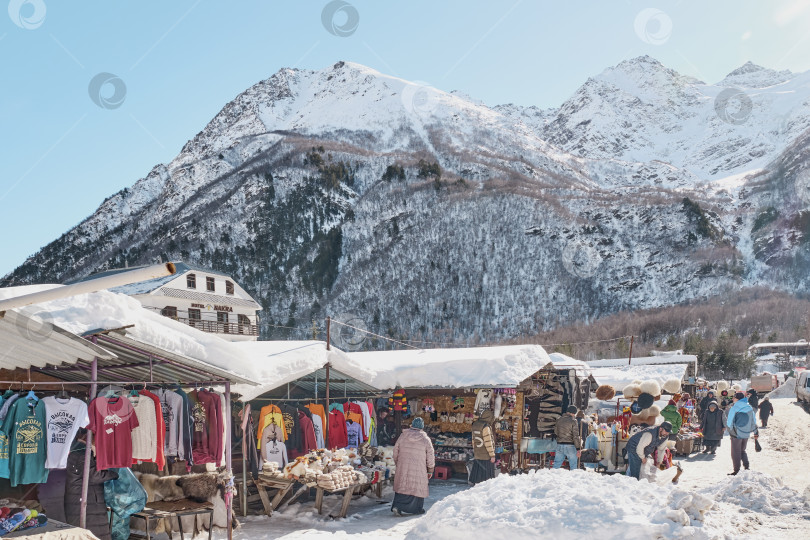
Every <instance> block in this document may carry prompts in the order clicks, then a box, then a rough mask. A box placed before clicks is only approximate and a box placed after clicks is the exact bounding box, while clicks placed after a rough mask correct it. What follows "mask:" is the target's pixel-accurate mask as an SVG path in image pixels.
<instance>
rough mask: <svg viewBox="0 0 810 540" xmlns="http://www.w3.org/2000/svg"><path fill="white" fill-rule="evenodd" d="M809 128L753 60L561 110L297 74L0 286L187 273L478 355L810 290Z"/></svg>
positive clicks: (809, 110) (639, 84) (600, 79)
mask: <svg viewBox="0 0 810 540" xmlns="http://www.w3.org/2000/svg"><path fill="white" fill-rule="evenodd" d="M809 126H810V73H802V74H793V73H790V72H787V71H783V72H776V71H772V70H768V69H765V68H761V67H759V66H755V65H753V64H750V63H748V64H745V65H744V66H742V67H740V68H739V69H737V70H734V71H733V72H732V73H730V74H729V75H728V76H727V77H726V78H725V79H724V80H723V81H721V82H720V83H718V84H715V85H709V84H706V83H703V82H701V81H697V80H695V79H692V78H690V77H685V76H683V75H680V74H678V73H676V72H674V71H673V70H670V69H667V68H665V67H664V66H662V65H661V64H660V63H658V62H657V61H655V60H654V59H652V58H649V57H641V58H636V59H634V60H629V61H626V62H622V63H621V64H619V65H617V66H615V67H612V68H609V69H607V70H605V71H604V72H603V73H601V74H600V75H597V76H596V77H593V78H590V79H588V81H587V82H586V83H585V84H584V85H583V86H582V87H581V88H580V89H579V90H577V92H576V93H575V94H574V95H573V96H572V97H571V98H570V99H569V100H568V101H566V102H565V103H564V104H562V105H561V106H560V107H559V108H557V109H553V110H541V109H538V108H535V107H530V108H525V107H518V106H514V105H503V106H497V107H488V106H486V105H484V104H482V103H480V102H477V101H475V100H473V99H471V98H469V97H467V96H465V95H464V94H462V93H460V92H452V93H446V92H442V91H439V90H437V89H434V88H431V87H428V86H424V85H420V84H418V83H412V82H408V81H404V80H401V79H397V78H394V77H390V76H387V75H383V74H381V73H378V72H376V71H374V70H372V69H369V68H367V67H364V66H361V65H358V64H352V63H348V62H339V63H337V64H335V65H334V66H330V67H328V68H326V69H323V70H320V71H307V70H295V69H283V70H281V71H279V72H278V73H276V74H274V75H273V76H272V77H270V78H269V79H267V80H265V81H262V82H260V83H258V84H256V85H254V86H253V87H251V88H249V89H248V90H246V91H245V92H244V93H242V94H240V95H239V96H237V97H236V98H235V99H234V100H233V101H232V102H230V103H228V104H227V105H226V106H225V107H224V108H223V109H222V111H220V113H219V114H217V116H216V117H215V118H214V119H213V120H212V121H211V122H210V123H209V124H208V125H207V126H206V127H205V128H204V129H203V130H202V131H201V132H200V133H198V134H197V135H196V136H195V137H194V138H192V139H191V140H190V141H189V142H188V143H187V144H186V145H185V146H184V147H183V149H182V151H181V152H180V154H179V155H178V156H177V157H176V158H175V159H174V160H172V162H170V163H168V164H165V165H163V164H162V165H158V166H156V167H155V168H153V170H152V171H151V172H150V173H149V174H148V175H147V176H146V177H145V178H143V179H141V180H139V181H138V182H136V183H135V184H134V185H133V186H132V187H131V188H129V189H125V190H122V191H121V192H119V193H116V194H115V195H113V196H111V197H109V198H108V199H107V200H105V201H104V202H103V203H102V204H101V206H100V207H99V208H98V210H97V211H96V212H95V213H94V214H93V215H92V216H90V217H88V218H87V219H86V220H85V221H84V222H82V223H81V224H80V225H78V226H77V227H75V228H74V229H72V230H70V231H68V232H67V233H65V234H64V235H63V236H62V237H61V238H59V239H58V240H56V241H54V242H52V243H51V244H49V245H47V246H45V247H44V248H43V249H42V250H41V251H40V252H38V253H37V254H36V255H34V256H32V257H31V258H29V259H28V260H27V261H25V263H23V264H22V265H21V266H20V267H19V268H17V269H16V270H15V271H14V272H12V273H11V274H9V275H8V276H6V277H5V278H4V279H3V280H2V283H3V284H19V283H35V282H44V281H61V280H65V279H69V278H74V277H78V276H83V275H86V274H88V273H91V272H94V271H97V270H100V269H104V268H107V267H116V266H123V265H124V264H125V263H126V264H130V265H134V264H139V263H146V262H151V261H153V260H155V259H156V258H158V257H160V258H163V259H184V260H187V261H190V262H193V263H197V264H201V265H208V266H213V267H215V268H218V269H221V270H224V271H228V272H230V273H231V274H233V275H234V276H235V277H237V278H238V279H239V281H240V283H241V284H242V285H244V286H245V287H246V288H247V289H248V290H250V291H251V292H252V293H253V294H254V295H255V297H256V298H257V299H259V300H260V301H261V302H262V304H263V305H264V306H265V309H266V311H265V315H264V316H265V320H266V321H267V322H269V323H272V324H281V325H285V326H289V325H295V326H303V325H307V324H308V323H309V321H310V319H312V318H317V319H321V318H323V317H324V316H325V315H326V314H331V315H335V314H339V313H345V312H351V313H354V314H356V315H357V316H359V317H360V318H362V319H364V320H365V323H366V325H367V326H369V327H370V328H371V329H372V330H374V331H376V332H380V333H384V334H387V335H392V336H395V337H398V338H402V337H407V338H410V339H428V340H433V341H436V340H438V341H442V340H446V341H447V340H452V341H462V340H467V341H470V342H475V341H486V340H494V339H500V338H505V337H511V336H515V335H518V334H520V333H522V332H534V331H537V330H540V329H548V328H550V327H553V326H555V325H558V324H561V323H564V322H568V321H572V320H583V319H585V320H588V319H591V318H594V317H599V316H601V315H604V314H607V313H611V312H614V311H616V310H619V309H632V308H641V307H655V306H663V305H669V304H673V303H678V302H682V301H686V300H690V299H694V298H699V297H706V296H711V295H714V294H717V293H718V292H721V291H723V290H728V289H734V288H738V287H742V286H745V285H749V284H761V283H768V284H772V285H773V286H776V287H783V288H787V289H790V290H803V291H807V290H808V289H810V281H808V276H807V274H808V272H807V271H806V269H807V268H810V267H808V266H806V263H807V261H808V259H810V257H808V253H810V250H809V247H810V242H808V239H810V225H809V224H810V211H808V208H810V174H808V165H810V162H809V161H808V159H807V156H808V153H807V147H808V127H809ZM805 185H806V186H808V187H806V188H804V187H803V186H805ZM270 328H271V327H270V326H268V327H266V329H270Z"/></svg>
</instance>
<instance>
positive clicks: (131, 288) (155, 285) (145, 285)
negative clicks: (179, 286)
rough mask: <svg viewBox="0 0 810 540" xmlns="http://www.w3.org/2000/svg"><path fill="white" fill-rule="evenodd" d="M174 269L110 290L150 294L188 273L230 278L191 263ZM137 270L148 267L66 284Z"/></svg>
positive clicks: (106, 271) (109, 273) (129, 269)
mask: <svg viewBox="0 0 810 540" xmlns="http://www.w3.org/2000/svg"><path fill="white" fill-rule="evenodd" d="M174 267H175V270H176V271H175V273H174V274H171V275H168V276H162V277H159V278H155V279H148V280H146V281H139V282H138V283H130V284H127V285H120V286H118V287H113V288H112V289H110V290H111V291H112V292H119V293H123V294H131V295H134V294H147V293H150V292H152V291H154V290H156V289H159V288H160V287H162V286H163V285H165V284H167V283H169V282H170V281H173V280H175V279H177V278H178V277H180V276H182V275H183V274H185V273H186V272H201V273H205V274H211V275H215V276H221V277H225V278H229V276H228V275H227V274H225V273H223V272H218V271H216V270H212V269H210V268H204V267H202V266H196V265H193V264H189V263H186V262H176V263H174ZM137 268H146V266H133V267H131V268H113V269H111V270H105V271H104V272H98V273H96V274H90V275H88V276H85V277H83V278H80V279H74V280H71V281H67V282H66V283H65V285H71V284H73V283H81V282H83V281H89V280H91V279H96V278H101V277H107V276H114V275H116V274H120V273H122V272H129V271H131V270H135V269H137Z"/></svg>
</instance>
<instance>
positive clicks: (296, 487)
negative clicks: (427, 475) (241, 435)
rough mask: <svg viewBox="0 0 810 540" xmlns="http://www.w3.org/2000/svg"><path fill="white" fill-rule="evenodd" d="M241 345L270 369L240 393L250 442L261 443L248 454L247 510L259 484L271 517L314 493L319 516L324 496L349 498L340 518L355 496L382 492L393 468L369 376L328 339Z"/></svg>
mask: <svg viewBox="0 0 810 540" xmlns="http://www.w3.org/2000/svg"><path fill="white" fill-rule="evenodd" d="M235 346H236V348H237V349H238V350H239V351H241V352H242V353H243V354H244V355H245V356H246V357H248V358H251V359H253V361H254V362H255V363H256V364H258V365H262V366H266V369H265V370H264V371H262V372H261V373H260V375H259V377H258V380H257V382H258V385H257V386H255V387H242V386H238V387H236V389H235V390H236V391H237V392H240V393H241V394H242V395H241V397H240V400H241V401H242V402H243V403H244V404H245V408H244V413H243V414H248V416H249V418H244V419H243V420H244V421H243V423H244V425H245V427H246V428H247V432H246V433H245V437H246V438H247V437H252V440H255V443H256V451H255V454H251V450H249V449H245V450H246V451H245V456H246V458H247V461H249V460H250V459H255V461H256V462H257V464H256V466H255V467H251V466H250V463H248V462H247V461H246V462H245V463H244V466H243V471H244V472H243V483H244V488H245V489H243V494H244V495H243V497H244V499H243V501H242V502H241V503H240V504H241V508H242V513H243V514H246V513H247V509H248V506H249V504H250V502H251V500H250V499H251V495H249V491H248V488H251V487H255V488H256V490H257V493H256V495H254V496H253V500H254V501H255V500H256V499H258V500H259V501H260V502H261V504H262V507H263V510H264V512H265V513H266V514H267V515H272V513H273V511H274V510H276V509H277V508H278V506H279V505H280V504H282V502H283V501H284V499H285V497H287V496H288V494H290V493H292V496H291V498H290V500H289V501H288V503H287V504H290V503H291V502H293V501H295V500H297V499H298V498H299V497H300V496H301V495H302V494H304V493H308V491H309V490H310V489H313V490H315V497H316V502H317V503H318V504H317V505H316V506H317V507H318V511H319V512H321V511H322V504H323V498H324V496H328V495H333V494H334V495H339V496H340V497H342V498H343V504H342V506H341V510H340V511H339V512H338V516H339V517H343V516H345V514H346V512H347V511H348V505H349V504H350V501H351V498H352V496H353V495H354V494H356V493H358V492H362V491H364V490H368V489H373V490H375V491H376V492H377V493H380V492H379V488H380V487H381V485H382V482H384V481H385V480H386V479H387V478H390V476H391V471H390V469H389V468H388V466H387V464H386V463H385V459H384V457H383V455H382V451H380V449H379V446H380V445H379V444H378V441H377V432H378V423H379V418H378V417H377V413H376V400H377V399H378V398H380V397H381V393H380V391H379V390H378V389H377V388H375V387H374V386H372V385H370V384H367V383H366V382H363V380H361V379H368V378H369V374H368V373H367V372H366V371H365V370H363V369H362V368H360V367H359V366H357V365H356V364H355V363H353V362H352V361H351V360H350V359H349V358H348V357H347V356H346V355H345V353H343V352H342V351H340V350H337V349H333V348H331V347H329V346H328V345H327V344H326V343H324V342H320V341H300V342H290V341H285V342H255V343H240V344H236V345H235ZM248 411H250V412H248ZM254 426H255V428H254ZM251 431H252V434H250V433H248V432H251ZM254 456H255V457H254ZM248 469H251V470H252V473H251V475H250V476H251V478H250V479H248V474H247V470H248ZM271 496H272V500H271V498H270V497H271Z"/></svg>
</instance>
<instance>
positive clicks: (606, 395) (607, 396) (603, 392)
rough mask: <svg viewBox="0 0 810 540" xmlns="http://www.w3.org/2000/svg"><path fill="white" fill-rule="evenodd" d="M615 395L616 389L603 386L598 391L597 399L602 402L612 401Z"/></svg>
mask: <svg viewBox="0 0 810 540" xmlns="http://www.w3.org/2000/svg"><path fill="white" fill-rule="evenodd" d="M615 395H616V389H615V388H613V387H612V386H610V385H609V384H603V385H601V386H600V387H599V388H597V389H596V399H600V400H602V401H608V400H611V399H613V397H614V396H615Z"/></svg>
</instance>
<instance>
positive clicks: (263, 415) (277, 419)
mask: <svg viewBox="0 0 810 540" xmlns="http://www.w3.org/2000/svg"><path fill="white" fill-rule="evenodd" d="M270 423H275V424H278V425H280V426H283V425H284V417H283V416H282V415H281V409H279V408H278V407H277V406H276V405H273V404H272V403H271V404H270V405H265V406H264V407H262V409H261V411H259V429H258V431H257V432H256V435H257V437H258V438H257V447H258V448H261V447H262V445H261V435H262V432H263V431H264V428H265V426H267V424H270ZM279 440H282V441H286V440H287V434H286V432H285V433H284V434H283V436H282V438H281V439H279Z"/></svg>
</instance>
